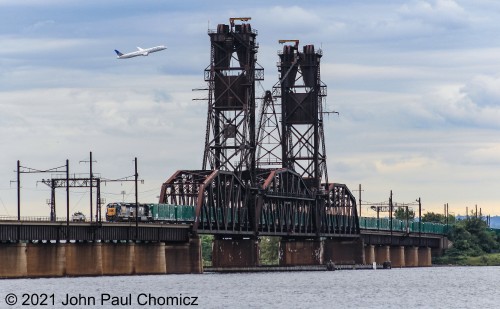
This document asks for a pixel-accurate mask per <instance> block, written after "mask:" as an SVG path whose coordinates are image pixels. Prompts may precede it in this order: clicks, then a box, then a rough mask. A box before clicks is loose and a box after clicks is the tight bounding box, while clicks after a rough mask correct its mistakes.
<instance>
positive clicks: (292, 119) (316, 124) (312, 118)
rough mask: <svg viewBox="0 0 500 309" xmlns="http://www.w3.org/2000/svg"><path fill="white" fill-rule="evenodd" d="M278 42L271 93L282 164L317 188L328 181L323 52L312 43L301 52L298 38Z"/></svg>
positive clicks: (313, 187) (312, 187) (309, 185)
mask: <svg viewBox="0 0 500 309" xmlns="http://www.w3.org/2000/svg"><path fill="white" fill-rule="evenodd" d="M290 42H292V43H294V44H293V45H290V44H288V43H290ZM280 43H285V45H284V46H283V51H282V52H281V53H279V58H280V61H279V62H278V70H279V72H280V80H279V82H278V83H277V84H276V85H275V86H274V87H273V93H274V96H275V97H277V98H280V99H281V132H282V135H281V145H282V166H283V168H289V169H292V170H294V171H296V172H298V173H299V174H300V175H302V178H303V179H304V181H306V183H307V185H308V187H310V188H311V189H316V190H319V189H320V187H321V183H322V181H325V182H328V176H327V170H326V151H325V138H324V133H323V99H324V97H325V96H326V85H325V84H324V83H323V82H322V81H321V74H320V60H321V57H322V52H321V50H315V48H314V45H305V46H303V49H302V51H300V50H299V41H298V40H280Z"/></svg>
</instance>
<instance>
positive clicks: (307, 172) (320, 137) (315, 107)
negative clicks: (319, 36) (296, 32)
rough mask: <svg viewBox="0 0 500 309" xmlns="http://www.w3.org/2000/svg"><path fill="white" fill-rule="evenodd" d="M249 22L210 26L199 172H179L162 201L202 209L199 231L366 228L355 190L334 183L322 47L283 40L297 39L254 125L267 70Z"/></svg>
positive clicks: (335, 232)
mask: <svg viewBox="0 0 500 309" xmlns="http://www.w3.org/2000/svg"><path fill="white" fill-rule="evenodd" d="M248 20H249V18H247V17H245V18H232V19H230V24H229V25H226V24H220V25H218V26H217V30H215V31H209V37H210V65H209V66H208V67H207V69H205V81H206V82H207V83H208V100H207V103H208V114H207V129H206V135H205V149H204V153H203V164H202V169H201V170H180V171H177V172H176V173H175V174H174V175H172V177H170V178H169V179H168V180H167V181H166V182H165V183H164V184H163V186H162V189H161V193H160V199H159V202H160V203H168V204H175V205H191V206H195V207H196V211H195V212H196V218H195V222H194V224H193V232H194V233H209V234H214V235H225V236H228V237H230V236H232V235H233V236H238V237H239V236H242V235H243V236H248V237H253V238H255V237H257V236H261V235H274V236H286V237H308V238H311V237H312V238H318V237H323V236H339V237H343V236H349V237H353V236H356V235H359V223H358V216H357V212H356V200H355V198H354V196H353V195H352V194H351V192H350V191H349V189H348V188H347V187H346V186H345V185H342V184H330V183H328V175H327V170H326V148H325V142H324V130H323V114H324V111H323V105H324V97H325V96H326V86H325V85H324V84H323V82H322V81H321V76H320V59H321V57H322V52H321V51H319V50H315V48H314V46H313V45H306V46H304V47H303V49H302V50H301V51H299V42H298V40H284V41H283V42H282V43H293V45H284V47H283V53H280V55H279V57H280V62H279V64H278V69H279V71H280V79H279V82H278V83H277V84H276V85H275V86H274V88H273V92H271V91H267V92H266V94H265V96H264V99H263V103H262V104H263V105H262V108H261V115H260V121H259V126H258V130H259V131H258V132H256V126H255V124H256V115H255V106H256V100H255V83H256V81H258V80H261V79H263V70H262V69H261V68H260V67H259V65H258V64H257V62H256V55H257V48H258V44H257V42H256V37H257V32H256V31H255V30H253V29H252V27H251V26H250V24H249V23H247V22H248ZM236 22H239V24H237V23H236ZM270 140H271V141H272V142H269V141H270ZM276 165H281V166H280V167H278V168H276Z"/></svg>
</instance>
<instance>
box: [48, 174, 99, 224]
mask: <svg viewBox="0 0 500 309" xmlns="http://www.w3.org/2000/svg"><path fill="white" fill-rule="evenodd" d="M40 182H42V183H43V184H45V185H47V186H49V187H50V221H53V222H54V221H56V218H57V217H56V189H57V188H90V187H92V188H96V189H97V191H96V196H97V211H96V213H97V215H98V218H99V217H100V214H101V178H98V177H97V178H96V177H92V178H69V179H66V178H51V179H42V180H41V181H40Z"/></svg>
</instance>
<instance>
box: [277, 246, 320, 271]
mask: <svg viewBox="0 0 500 309" xmlns="http://www.w3.org/2000/svg"><path fill="white" fill-rule="evenodd" d="M279 264H280V265H281V266H297V265H321V264H324V263H323V243H322V242H321V241H319V240H286V239H282V240H281V241H280V247H279Z"/></svg>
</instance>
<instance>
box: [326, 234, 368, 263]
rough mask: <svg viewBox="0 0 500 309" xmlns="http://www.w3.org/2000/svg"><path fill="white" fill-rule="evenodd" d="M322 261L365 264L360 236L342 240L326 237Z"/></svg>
mask: <svg viewBox="0 0 500 309" xmlns="http://www.w3.org/2000/svg"><path fill="white" fill-rule="evenodd" d="M323 248H324V261H325V262H328V261H332V262H334V263H335V264H346V265H352V264H366V261H365V250H364V244H363V240H362V239H361V238H357V239H350V240H342V239H326V240H325V241H324V245H323Z"/></svg>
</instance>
